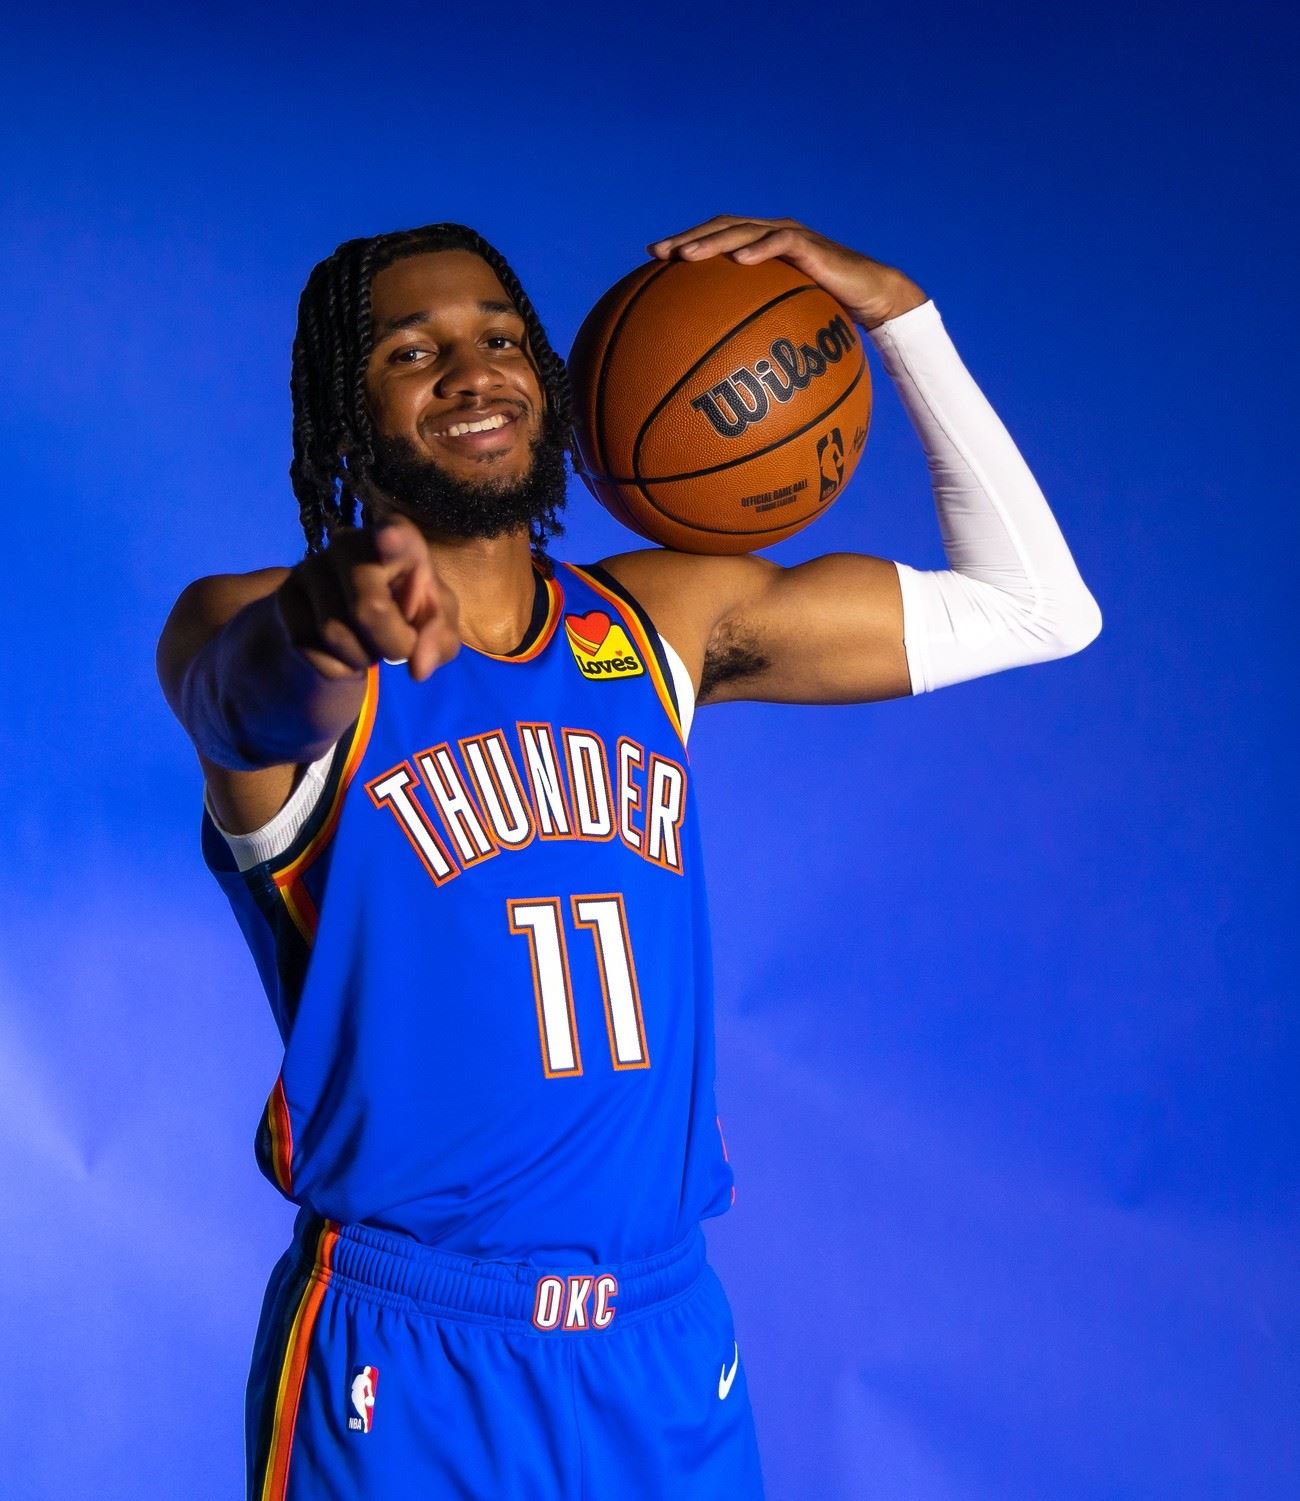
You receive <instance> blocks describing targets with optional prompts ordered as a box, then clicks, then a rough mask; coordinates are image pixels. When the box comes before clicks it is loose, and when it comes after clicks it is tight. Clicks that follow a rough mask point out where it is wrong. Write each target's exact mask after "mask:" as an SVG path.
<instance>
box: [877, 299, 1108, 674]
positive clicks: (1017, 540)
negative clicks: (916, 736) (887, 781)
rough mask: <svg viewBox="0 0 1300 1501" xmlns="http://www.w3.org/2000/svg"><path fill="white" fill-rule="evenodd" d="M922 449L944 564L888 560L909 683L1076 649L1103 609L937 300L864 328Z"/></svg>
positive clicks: (1090, 635)
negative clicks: (923, 566)
mask: <svg viewBox="0 0 1300 1501" xmlns="http://www.w3.org/2000/svg"><path fill="white" fill-rule="evenodd" d="M868 337H869V338H870V339H871V341H872V343H873V344H874V345H875V346H876V348H877V350H878V351H879V352H880V357H881V359H882V361H883V362H884V366H885V369H886V370H887V371H888V372H889V375H890V378H891V379H892V380H893V382H894V385H895V387H896V389H897V391H898V394H899V397H900V399H901V400H902V403H903V407H904V409H905V410H906V412H907V415H908V417H909V418H910V419H911V421H912V426H913V427H914V428H915V429H916V434H917V437H919V438H920V440H921V446H922V448H923V449H924V450H925V459H926V464H927V465H928V466H929V470H930V483H931V488H932V489H933V491H934V504H935V510H936V512H937V514H938V518H939V531H940V534H941V536H942V538H943V550H944V553H945V555H946V556H947V559H948V562H949V563H950V564H951V565H952V566H951V568H950V569H948V570H946V571H921V570H918V569H915V568H911V567H909V566H908V565H907V564H906V563H895V565H894V566H895V568H897V570H898V581H899V586H900V587H901V589H902V593H903V640H904V648H905V650H906V653H907V665H908V670H909V672H910V674H911V678H912V692H913V693H925V692H927V691H929V690H930V689H934V688H942V687H944V686H946V685H947V684H949V683H960V682H963V681H965V680H966V679H968V678H976V677H982V676H984V675H985V674H986V673H990V672H1001V671H1002V670H1003V669H1004V668H1007V667H1023V666H1027V665H1028V664H1029V663H1031V662H1046V661H1050V660H1051V659H1052V658H1054V657H1065V656H1069V655H1070V654H1071V653H1073V652H1077V651H1081V650H1082V649H1083V648H1084V647H1085V646H1087V645H1088V643H1089V642H1090V641H1092V640H1093V639H1094V638H1095V637H1096V636H1097V634H1098V633H1099V632H1100V630H1101V611H1100V610H1099V609H1098V607H1097V602H1096V600H1095V599H1093V597H1092V595H1091V593H1090V592H1089V590H1088V587H1087V585H1086V584H1085V583H1084V582H1083V579H1082V578H1081V577H1080V576H1079V570H1078V569H1077V568H1076V567H1075V563H1074V559H1073V558H1072V557H1071V556H1070V549H1069V548H1068V547H1067V546H1066V543H1065V538H1064V537H1063V536H1062V535H1061V529H1060V527H1059V526H1057V524H1056V520H1055V518H1054V517H1053V515H1052V513H1051V510H1050V509H1049V507H1048V504H1047V501H1046V499H1045V497H1044V495H1043V492H1042V490H1040V489H1039V487H1038V482H1037V481H1036V480H1035V479H1034V476H1033V475H1032V474H1031V473H1030V471H1029V466H1028V465H1027V464H1026V463H1025V461H1024V459H1023V458H1021V456H1020V452H1019V450H1018V449H1017V448H1016V445H1015V444H1014V443H1013V442H1012V440H1011V436H1010V434H1009V433H1008V432H1007V430H1006V428H1005V427H1003V425H1002V422H1001V421H1000V420H999V418H998V415H997V413H996V412H995V411H994V410H993V408H992V407H991V406H990V405H989V403H988V401H987V399H986V398H985V396H984V394H983V392H982V391H981V390H980V388H979V387H978V386H977V385H976V384H975V382H974V380H973V379H972V378H971V376H970V373H969V372H968V371H967V369H966V367H965V365H963V364H962V361H961V356H960V355H959V354H958V353H957V351H956V349H955V348H954V347H953V343H952V340H951V339H950V338H949V337H948V333H947V330H946V329H945V328H944V326H943V323H942V321H941V319H940V317H939V311H938V309H937V308H936V307H935V305H934V303H933V302H923V303H922V304H921V306H920V307H916V308H912V309H911V310H910V311H909V312H906V313H901V314H900V315H899V316H898V317H897V318H891V319H890V320H889V321H888V322H887V323H882V324H880V325H879V326H878V327H876V328H874V329H871V330H870V331H869V332H868Z"/></svg>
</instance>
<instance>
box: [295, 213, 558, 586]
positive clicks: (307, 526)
mask: <svg viewBox="0 0 1300 1501" xmlns="http://www.w3.org/2000/svg"><path fill="white" fill-rule="evenodd" d="M436 250H469V251H472V252H473V253H474V254H475V255H477V256H481V257H482V259H483V260H485V261H486V262H487V263H488V265H489V266H491V268H492V269H493V271H495V272H496V275H497V279H498V280H499V281H500V283H501V285H502V286H503V287H504V288H505V292H506V296H507V297H509V299H510V300H511V302H513V303H514V305H515V307H516V308H517V309H518V312H519V316H520V317H521V318H522V319H523V320H524V327H525V329H526V330H527V338H528V350H529V353H530V354H531V355H532V359H533V362H534V364H535V365H536V367H537V373H538V376H539V378H540V380H541V385H542V390H543V391H544V392H545V395H546V412H545V416H544V428H543V431H544V434H545V435H546V436H548V437H551V438H552V439H558V440H559V441H560V442H561V444H562V445H563V448H564V450H565V451H566V452H567V453H568V454H569V455H570V458H571V460H573V461H575V463H576V459H577V453H576V449H575V448H574V439H573V400H572V396H571V394H570V390H569V378H568V374H567V372H566V370H565V368H564V361H563V360H562V359H560V357H559V356H558V355H557V354H556V353H555V351H554V350H553V349H552V348H551V345H550V341H549V340H548V339H547V337H546V333H545V331H544V329H543V328H542V325H541V322H540V320H539V319H538V317H537V314H536V312H534V310H533V305H532V303H531V302H530V301H529V300H528V297H527V296H526V294H525V293H524V289H523V288H522V287H521V286H520V284H519V278H518V277H517V276H516V275H515V273H514V272H513V271H512V270H511V269H510V266H509V264H508V263H507V261H506V259H505V257H504V256H503V255H502V254H501V252H500V251H499V250H497V249H495V248H494V247H493V246H491V245H489V244H488V242H487V241H486V240H485V239H483V237H482V236H481V235H479V234H476V233H475V231H474V230H472V229H468V228H466V226H465V225H463V224H426V225H423V226H422V227H421V228H418V229H404V230H396V231H394V232H393V233H391V234H384V235H374V236H372V237H370V238H369V239H358V240H347V241H345V242H344V243H343V244H342V245H340V246H339V247H338V249H337V250H336V251H335V252H334V254H333V255H331V256H329V257H327V258H326V259H325V260H323V261H321V262H320V264H319V265H317V266H316V267H314V269H313V270H312V273H311V275H310V276H309V277H308V278H307V285H306V286H305V287H304V288H303V293H302V297H301V299H300V301H299V303H298V328H297V332H296V333H295V335H294V340H293V370H292V374H291V376H290V379H289V389H290V392H291V393H292V395H293V462H292V464H290V466H289V479H290V481H291V483H292V485H293V493H294V494H295V495H296V496H297V497H298V511H299V516H300V518H301V521H302V527H303V531H304V532H305V533H306V536H307V551H308V553H309V554H311V553H315V552H320V551H321V550H322V549H324V548H325V547H326V546H327V545H328V543H329V539H330V537H331V536H332V535H333V534H334V532H335V531H336V530H338V528H340V527H346V526H355V525H356V524H357V519H356V518H357V507H358V505H361V506H362V507H363V508H364V505H365V500H366V496H367V494H368V490H369V480H370V475H371V466H372V465H373V463H374V434H373V432H372V429H371V425H370V413H369V410H368V409H367V406H366V366H367V363H368V362H369V359H370V348H371V342H372V324H371V315H370V289H371V286H372V284H373V282H374V278H375V276H376V275H377V273H378V272H380V271H382V270H383V268H384V267H385V266H389V265H392V263H393V262H394V261H398V260H403V259H404V258H405V257H407V256H411V255H421V254H424V253H425V252H428V251H436ZM560 504H563V502H562V501H561V502H560ZM558 511H559V506H558V505H556V504H554V503H552V504H549V505H547V506H546V507H545V509H544V510H543V512H542V513H541V514H540V515H538V516H535V517H533V519H532V521H531V523H530V526H529V540H530V542H531V544H532V548H533V552H534V555H535V556H536V557H537V559H538V562H539V563H540V564H541V565H542V567H543V569H544V571H545V572H546V573H548V574H549V573H551V572H552V571H553V568H554V564H553V563H552V562H551V560H550V558H548V557H547V555H546V543H547V539H548V538H550V537H552V536H559V535H561V534H563V532H564V525H563V523H562V522H561V521H560V518H559V514H558Z"/></svg>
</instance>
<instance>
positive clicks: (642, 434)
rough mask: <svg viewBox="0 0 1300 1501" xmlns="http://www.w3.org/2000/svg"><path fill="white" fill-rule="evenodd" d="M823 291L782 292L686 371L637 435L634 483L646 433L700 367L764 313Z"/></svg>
mask: <svg viewBox="0 0 1300 1501" xmlns="http://www.w3.org/2000/svg"><path fill="white" fill-rule="evenodd" d="M823 290H824V289H823V288H822V287H819V286H818V285H817V283H816V282H815V281H807V282H801V283H800V284H799V285H798V286H797V287H790V288H789V289H788V290H786V291H784V292H782V293H781V295H780V296H779V297H773V298H771V299H770V300H769V301H768V302H765V303H764V304H763V306H762V307H760V308H757V309H755V311H754V312H752V313H750V314H748V315H747V316H746V317H744V318H742V319H741V320H740V322H739V323H737V324H734V325H733V326H732V327H731V328H729V329H728V330H727V331H726V333H725V334H723V335H722V337H721V338H720V339H719V340H718V341H717V342H716V343H715V344H713V345H711V346H710V347H709V348H708V349H706V350H705V351H704V353H703V354H702V355H701V356H700V357H699V359H698V360H696V362H695V363H694V364H693V365H692V366H691V368H690V369H689V370H688V371H686V373H685V374H684V375H683V376H682V377H681V379H680V380H678V381H677V382H676V383H675V384H673V385H671V386H669V388H668V390H667V391H666V392H665V393H664V395H663V396H662V397H661V398H660V401H659V404H658V406H656V407H655V408H654V410H653V411H652V412H651V413H650V415H649V416H648V417H647V418H646V420H645V421H644V422H643V423H642V424H641V430H640V432H638V433H637V435H636V442H635V443H633V445H632V473H633V474H634V475H636V476H637V478H636V480H635V481H634V483H636V484H640V482H641V480H640V475H641V463H640V459H639V455H640V452H641V444H642V441H643V440H644V438H645V435H646V432H647V431H648V429H649V428H650V426H651V424H652V423H653V422H654V420H655V418H656V417H657V416H658V415H659V413H660V412H662V411H663V409H664V408H665V407H666V406H667V405H668V403H669V402H670V401H671V400H672V399H673V397H674V396H676V395H677V393H678V391H680V390H681V388H682V387H683V386H684V385H685V384H686V382H687V381H688V380H690V378H691V376H693V375H694V374H695V372H696V371H697V370H698V369H699V368H700V366H701V365H703V364H704V363H705V362H706V361H708V360H711V359H712V358H713V356H714V355H715V354H717V352H718V350H719V349H721V348H722V346H723V345H724V344H725V343H726V342H727V340H728V339H734V338H735V336H736V335H737V334H738V333H739V332H740V331H741V329H742V328H748V327H749V325H750V324H751V323H753V322H754V320H755V319H756V318H761V317H762V316H763V314H764V313H766V312H770V311H771V309H772V308H774V307H779V306H780V305H781V303H783V302H788V301H789V300H790V298H791V297H797V296H798V295H799V294H800V293H801V292H821V291H823ZM747 457H752V455H747ZM724 467H725V466H724ZM705 472H706V473H707V472H708V471H707V470H706V471H705Z"/></svg>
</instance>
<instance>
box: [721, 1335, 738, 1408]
mask: <svg viewBox="0 0 1300 1501" xmlns="http://www.w3.org/2000/svg"><path fill="white" fill-rule="evenodd" d="M731 1348H732V1351H733V1352H734V1353H733V1355H732V1360H731V1369H730V1370H728V1369H727V1368H726V1366H723V1368H722V1371H721V1373H720V1374H719V1376H718V1396H719V1397H721V1398H722V1399H723V1400H724V1401H725V1400H726V1396H727V1393H728V1392H729V1391H730V1390H731V1383H732V1382H733V1381H734V1380H735V1379H736V1371H737V1369H738V1368H739V1366H740V1346H739V1345H738V1344H737V1343H736V1341H735V1340H734V1339H733V1340H732V1342H731Z"/></svg>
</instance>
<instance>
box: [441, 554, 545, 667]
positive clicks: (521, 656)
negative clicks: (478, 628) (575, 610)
mask: <svg viewBox="0 0 1300 1501" xmlns="http://www.w3.org/2000/svg"><path fill="white" fill-rule="evenodd" d="M533 566H534V567H536V566H537V565H536V564H534V565H533ZM542 582H543V583H544V584H545V585H546V619H545V621H544V622H543V624H542V628H541V630H540V631H539V632H538V633H537V640H536V641H534V642H533V644H532V645H531V646H530V647H529V648H528V650H527V651H521V652H519V653H518V655H515V656H512V655H511V654H510V653H508V652H495V651H484V650H483V648H482V647H481V646H470V645H469V642H468V641H462V642H461V645H462V646H469V649H470V651H476V652H477V653H478V654H479V656H480V657H490V658H491V659H492V661H494V662H531V661H532V659H533V658H534V657H535V656H538V655H539V654H540V653H541V652H543V651H545V650H546V647H547V646H548V645H549V643H550V640H551V637H552V636H553V635H554V634H555V627H556V626H557V625H559V623H560V612H561V610H562V609H563V607H564V590H563V589H561V588H560V583H559V580H558V579H555V578H549V579H548V578H546V577H545V576H544V575H543V577H542Z"/></svg>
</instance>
